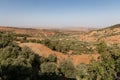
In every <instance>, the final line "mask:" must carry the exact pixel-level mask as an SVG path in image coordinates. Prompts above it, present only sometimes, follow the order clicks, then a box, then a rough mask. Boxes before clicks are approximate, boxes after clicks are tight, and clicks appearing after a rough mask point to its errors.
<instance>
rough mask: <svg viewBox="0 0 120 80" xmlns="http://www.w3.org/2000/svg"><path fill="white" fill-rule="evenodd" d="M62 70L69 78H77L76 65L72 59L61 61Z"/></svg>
mask: <svg viewBox="0 0 120 80" xmlns="http://www.w3.org/2000/svg"><path fill="white" fill-rule="evenodd" d="M59 67H60V71H61V72H62V73H63V74H64V75H65V77H67V78H75V67H74V65H73V63H72V62H71V60H63V61H61V62H60V65H59Z"/></svg>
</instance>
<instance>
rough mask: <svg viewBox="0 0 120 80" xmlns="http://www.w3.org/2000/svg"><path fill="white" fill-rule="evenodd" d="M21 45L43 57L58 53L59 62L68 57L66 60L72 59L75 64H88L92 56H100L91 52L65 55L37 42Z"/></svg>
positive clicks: (95, 57)
mask: <svg viewBox="0 0 120 80" xmlns="http://www.w3.org/2000/svg"><path fill="white" fill-rule="evenodd" d="M19 46H21V47H25V46H26V47H29V48H30V49H31V50H32V51H33V52H35V53H36V54H38V55H40V56H43V57H47V56H48V55H50V54H53V55H56V57H57V59H58V63H59V62H60V61H61V60H64V59H66V60H67V59H71V60H72V62H73V64H74V65H75V66H76V65H78V64H80V63H86V64H88V63H89V62H90V60H91V59H92V58H94V59H95V60H97V58H98V56H99V54H91V55H89V54H82V55H67V54H66V55H65V54H63V53H60V52H57V51H52V50H51V49H49V48H47V47H46V46H44V45H42V44H36V43H21V44H19Z"/></svg>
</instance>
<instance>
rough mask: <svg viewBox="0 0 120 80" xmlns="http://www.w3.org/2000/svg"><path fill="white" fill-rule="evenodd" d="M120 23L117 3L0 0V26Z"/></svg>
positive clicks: (107, 0)
mask: <svg viewBox="0 0 120 80" xmlns="http://www.w3.org/2000/svg"><path fill="white" fill-rule="evenodd" d="M118 23H120V0H0V25H7V26H27V27H31V26H34V27H73V26H75V27H103V26H109V25H113V24H118Z"/></svg>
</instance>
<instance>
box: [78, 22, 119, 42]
mask: <svg viewBox="0 0 120 80" xmlns="http://www.w3.org/2000/svg"><path fill="white" fill-rule="evenodd" d="M79 40H84V41H88V42H89V41H92V42H95V41H97V40H105V41H106V42H111V43H120V24H116V25H113V26H109V27H106V28H102V29H97V30H91V31H89V32H88V33H86V34H84V35H80V36H79Z"/></svg>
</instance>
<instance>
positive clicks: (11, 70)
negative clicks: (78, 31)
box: [0, 32, 120, 80]
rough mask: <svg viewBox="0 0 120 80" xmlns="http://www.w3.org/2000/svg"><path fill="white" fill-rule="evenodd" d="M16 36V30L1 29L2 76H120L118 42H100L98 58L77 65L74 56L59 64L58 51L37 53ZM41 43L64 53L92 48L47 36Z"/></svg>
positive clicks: (59, 79) (93, 79)
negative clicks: (56, 53) (14, 33)
mask: <svg viewBox="0 0 120 80" xmlns="http://www.w3.org/2000/svg"><path fill="white" fill-rule="evenodd" d="M15 39H16V36H14V35H13V34H8V33H2V32H1V33H0V80H64V79H65V80H120V47H119V45H112V46H107V45H106V44H105V42H98V44H97V47H96V48H97V49H96V50H97V51H98V52H99V53H100V57H99V59H98V60H97V61H95V60H91V62H90V64H83V63H81V64H79V65H77V66H74V65H73V63H72V61H71V59H68V60H62V61H60V62H59V64H58V63H57V57H56V56H55V55H49V56H48V57H47V58H44V57H42V56H38V55H36V54H35V53H34V52H32V51H31V50H30V49H29V48H27V47H23V48H21V47H19V46H18V45H17V43H15V41H14V40H15ZM40 43H43V44H45V45H46V46H48V47H49V48H51V49H53V50H56V51H60V52H64V53H67V52H69V51H70V50H72V51H73V54H78V53H86V52H87V53H88V51H89V52H92V51H90V50H92V49H91V48H87V47H86V46H90V45H93V43H91V44H90V43H87V42H79V41H77V40H50V39H45V40H43V41H41V42H40ZM84 51H85V52H84Z"/></svg>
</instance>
